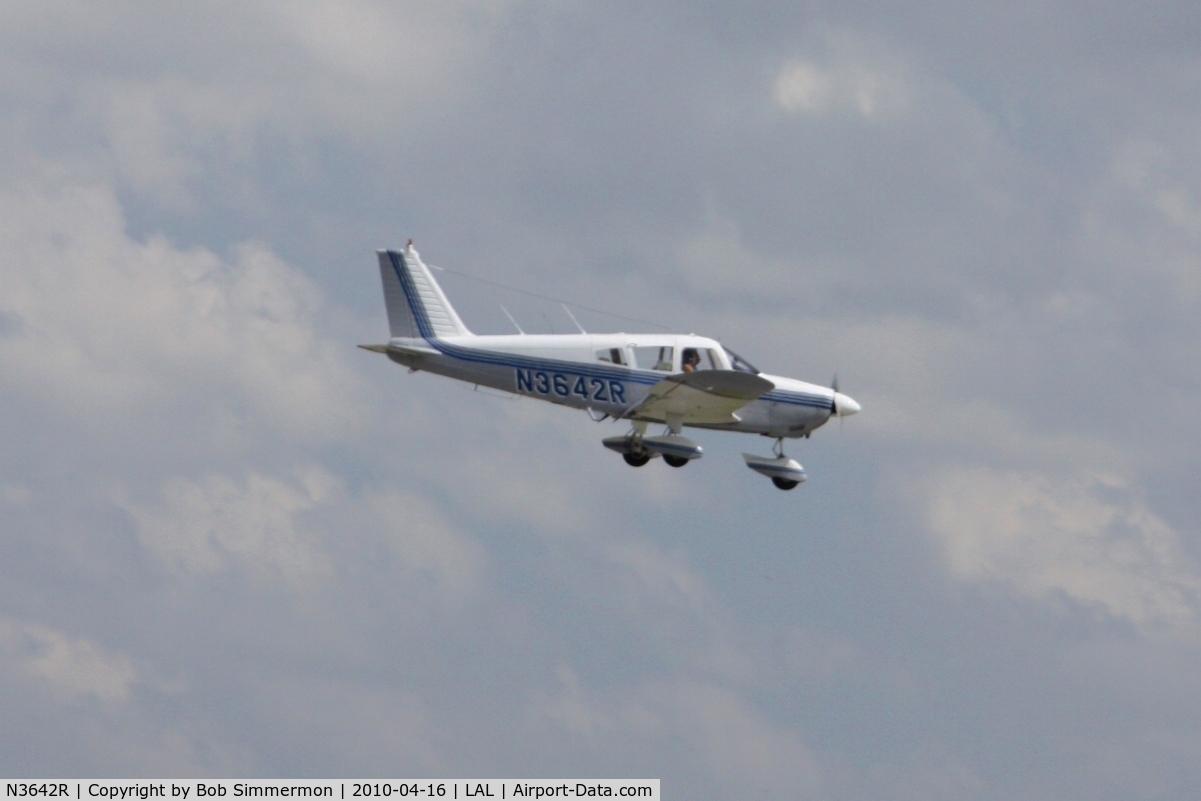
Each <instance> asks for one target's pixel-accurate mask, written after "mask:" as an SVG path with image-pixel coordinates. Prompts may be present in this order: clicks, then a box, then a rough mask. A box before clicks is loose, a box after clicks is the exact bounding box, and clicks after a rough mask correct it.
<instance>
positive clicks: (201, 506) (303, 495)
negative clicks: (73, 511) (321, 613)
mask: <svg viewBox="0 0 1201 801" xmlns="http://www.w3.org/2000/svg"><path fill="white" fill-rule="evenodd" d="M341 493H342V490H341V487H340V485H339V482H338V480H337V479H336V478H334V477H333V476H331V475H330V474H329V473H327V472H325V471H324V470H322V469H321V468H319V467H315V466H314V467H310V468H309V469H307V470H304V471H300V472H299V475H297V476H296V478H295V479H294V480H292V481H283V480H280V479H277V478H271V477H267V476H263V475H259V474H257V473H252V474H250V475H249V476H247V477H246V479H245V481H243V482H236V481H234V480H233V479H231V478H230V477H229V476H225V475H210V476H206V477H204V478H202V479H200V480H199V481H191V480H188V479H183V478H177V479H173V480H170V481H168V482H166V483H165V484H164V485H163V488H162V490H161V494H162V500H161V502H160V503H159V504H158V505H156V506H143V505H139V504H130V505H129V506H128V509H129V513H130V514H131V515H132V516H133V517H134V519H135V520H136V521H137V524H138V528H139V534H140V537H141V540H142V542H143V544H145V545H146V547H148V548H149V549H150V550H151V552H153V554H154V555H155V556H156V557H157V558H158V559H159V560H160V561H161V562H162V564H163V565H164V566H166V567H167V568H168V569H169V570H171V571H173V572H176V573H178V574H182V575H185V576H188V575H192V576H195V575H203V574H205V573H214V572H218V571H222V570H225V569H228V568H229V567H230V566H237V567H240V568H242V569H244V570H247V571H248V572H250V573H251V575H253V576H254V577H256V578H257V579H259V580H264V579H265V580H275V579H278V580H282V581H283V582H284V583H286V584H290V585H292V586H294V587H296V588H301V587H305V586H308V585H310V584H312V583H313V582H315V581H321V580H323V579H327V578H328V577H329V573H330V571H331V568H330V565H329V563H328V561H327V559H326V558H325V557H324V555H323V554H322V553H321V551H320V549H319V546H318V545H317V543H316V542H315V541H314V538H313V536H312V535H306V534H305V533H303V532H302V530H301V528H300V527H299V521H298V516H299V515H301V514H302V513H304V512H306V511H308V510H310V509H312V508H313V507H314V506H316V505H318V504H323V503H330V502H331V501H332V500H334V499H336V498H337V497H338V496H339V495H341Z"/></svg>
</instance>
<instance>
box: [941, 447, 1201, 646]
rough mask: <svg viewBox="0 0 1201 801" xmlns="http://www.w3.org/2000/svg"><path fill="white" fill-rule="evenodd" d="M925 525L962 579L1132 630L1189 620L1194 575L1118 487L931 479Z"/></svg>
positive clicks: (990, 475)
mask: <svg viewBox="0 0 1201 801" xmlns="http://www.w3.org/2000/svg"><path fill="white" fill-rule="evenodd" d="M928 514H929V518H928V522H929V526H930V529H931V531H932V532H933V533H934V535H935V536H936V537H937V538H938V540H939V542H940V544H941V546H942V550H943V555H944V558H945V560H946V565H947V567H948V569H949V570H950V572H951V574H952V575H953V576H955V578H957V579H959V580H960V581H968V582H993V581H997V582H1001V583H1003V584H1007V585H1009V586H1010V587H1012V588H1013V589H1014V590H1015V591H1017V592H1018V593H1020V594H1022V595H1026V596H1028V597H1031V598H1036V599H1048V598H1056V597H1059V598H1067V599H1071V600H1072V601H1074V602H1076V603H1078V604H1081V605H1083V606H1085V607H1088V608H1093V609H1097V610H1101V611H1104V612H1105V613H1106V614H1108V615H1111V616H1113V617H1115V618H1118V619H1121V620H1125V621H1128V622H1130V623H1133V624H1135V625H1136V626H1139V627H1151V628H1153V627H1155V626H1157V625H1159V624H1164V623H1169V624H1170V623H1181V622H1188V621H1191V620H1193V619H1194V618H1195V616H1196V613H1197V611H1198V608H1199V607H1198V604H1199V603H1201V576H1199V574H1198V572H1197V567H1196V565H1194V564H1193V563H1192V562H1191V560H1190V559H1189V558H1188V556H1187V554H1186V552H1185V551H1184V550H1183V548H1182V547H1181V542H1180V539H1179V536H1178V535H1177V533H1176V532H1175V531H1173V530H1172V528H1171V527H1170V526H1168V525H1167V524H1166V523H1165V522H1164V521H1163V520H1162V519H1160V518H1159V517H1157V516H1156V515H1155V514H1154V513H1152V512H1151V510H1150V509H1148V508H1147V506H1146V505H1145V504H1144V503H1143V502H1142V501H1140V500H1138V499H1137V498H1135V497H1131V496H1130V494H1129V493H1128V492H1127V491H1126V489H1125V487H1124V486H1123V484H1122V483H1121V482H1118V481H1116V480H1115V479H1112V478H1106V477H1104V476H1094V477H1089V478H1077V479H1062V478H1060V479H1054V478H1050V477H1047V476H1044V475H1037V474H1024V473H1018V472H1007V471H1001V470H994V469H988V468H971V469H962V470H954V471H950V470H948V471H946V472H942V473H939V474H938V475H937V476H936V477H935V478H934V479H933V490H932V494H931V498H930V502H929V507H928Z"/></svg>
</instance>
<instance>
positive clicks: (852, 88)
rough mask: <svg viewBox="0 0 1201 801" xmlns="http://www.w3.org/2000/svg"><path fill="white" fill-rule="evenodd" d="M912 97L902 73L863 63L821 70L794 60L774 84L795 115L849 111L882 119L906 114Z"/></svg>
mask: <svg viewBox="0 0 1201 801" xmlns="http://www.w3.org/2000/svg"><path fill="white" fill-rule="evenodd" d="M911 94H912V89H911V88H910V86H909V83H908V81H907V80H906V78H905V76H904V74H903V73H901V72H900V71H899V70H897V69H895V68H886V67H883V66H878V65H872V64H869V63H866V62H861V61H843V62H840V63H836V64H835V65H834V66H831V67H821V66H819V65H817V64H815V63H813V62H811V61H806V60H801V59H794V60H791V61H789V62H788V63H787V64H785V65H784V66H783V67H782V68H781V69H780V72H779V73H778V74H777V75H776V82H775V100H776V103H777V104H778V105H779V106H780V108H782V109H784V110H785V111H787V112H790V113H794V114H795V113H805V114H813V115H823V114H828V113H832V112H850V113H852V114H858V115H859V116H860V117H862V118H864V119H867V120H879V119H884V118H887V117H889V116H892V115H895V114H899V113H902V112H904V111H905V110H906V109H907V108H908V106H909V103H910V96H911Z"/></svg>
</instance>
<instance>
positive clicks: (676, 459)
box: [663, 453, 688, 467]
mask: <svg viewBox="0 0 1201 801" xmlns="http://www.w3.org/2000/svg"><path fill="white" fill-rule="evenodd" d="M663 461H665V462H667V463H668V464H669V465H671V466H672V467H683V466H684V465H686V464H688V460H687V459H685V458H684V457H683V456H671V455H669V454H666V453H665V454H663Z"/></svg>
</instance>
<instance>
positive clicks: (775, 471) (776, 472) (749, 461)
mask: <svg viewBox="0 0 1201 801" xmlns="http://www.w3.org/2000/svg"><path fill="white" fill-rule="evenodd" d="M771 450H772V453H773V454H775V458H772V459H769V458H767V457H764V456H755V455H754V454H753V453H744V454H742V458H743V459H745V460H746V466H747V467H749V468H751V469H752V470H754V471H755V472H756V473H758V474H759V475H761V476H767V477H768V478H770V479H771V483H773V484H775V485H776V486H777V487H779V488H780V489H782V490H790V489H795V488H796V486H797V484H800V483H801V482H802V481H804V480H805V478H806V476H805V468H803V467H801V465H800V463H799V462H797V461H796V460H795V459H789V458H788V457H787V456H785V455H784V438H783V437H780V438H779V439H777V440H776V444H775V446H773V447H772V449H771Z"/></svg>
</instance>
